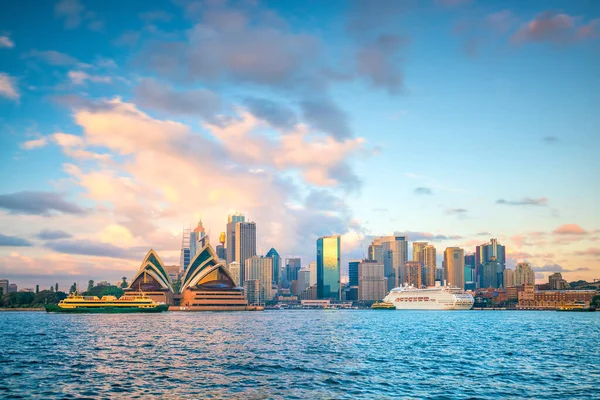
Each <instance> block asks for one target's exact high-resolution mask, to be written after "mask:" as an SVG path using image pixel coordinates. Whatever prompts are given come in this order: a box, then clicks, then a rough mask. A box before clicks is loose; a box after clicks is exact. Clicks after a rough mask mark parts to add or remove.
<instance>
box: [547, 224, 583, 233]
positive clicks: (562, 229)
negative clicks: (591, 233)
mask: <svg viewBox="0 0 600 400" xmlns="http://www.w3.org/2000/svg"><path fill="white" fill-rule="evenodd" d="M553 233H554V234H557V235H587V234H588V232H587V231H586V230H584V229H583V228H582V227H580V226H579V225H577V224H565V225H561V226H559V227H558V228H556V229H555V230H554V232H553Z"/></svg>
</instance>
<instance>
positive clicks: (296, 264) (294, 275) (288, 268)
mask: <svg viewBox="0 0 600 400" xmlns="http://www.w3.org/2000/svg"><path fill="white" fill-rule="evenodd" d="M300 268H302V261H301V260H300V259H299V258H298V257H295V258H286V259H285V268H284V270H283V272H284V276H283V277H282V281H283V286H284V287H285V288H291V287H292V284H293V282H294V281H298V271H300Z"/></svg>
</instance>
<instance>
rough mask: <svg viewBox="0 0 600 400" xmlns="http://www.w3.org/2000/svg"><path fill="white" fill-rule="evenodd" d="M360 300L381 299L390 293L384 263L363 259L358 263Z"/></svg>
mask: <svg viewBox="0 0 600 400" xmlns="http://www.w3.org/2000/svg"><path fill="white" fill-rule="evenodd" d="M357 272H358V300H359V301H372V300H381V299H383V298H384V297H385V295H386V294H387V293H388V290H387V279H386V277H385V274H384V265H383V263H381V262H379V261H371V260H363V261H361V262H359V264H358V271H357Z"/></svg>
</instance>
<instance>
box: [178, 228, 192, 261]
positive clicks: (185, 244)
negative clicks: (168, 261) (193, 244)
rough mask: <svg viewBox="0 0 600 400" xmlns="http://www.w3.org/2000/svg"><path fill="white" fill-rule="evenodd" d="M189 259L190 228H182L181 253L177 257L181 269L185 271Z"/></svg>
mask: <svg viewBox="0 0 600 400" xmlns="http://www.w3.org/2000/svg"><path fill="white" fill-rule="evenodd" d="M190 261H191V252H190V230H189V229H184V230H183V234H182V235H181V255H180V257H179V265H180V267H181V270H182V271H185V270H186V269H187V267H188V265H189V264H190Z"/></svg>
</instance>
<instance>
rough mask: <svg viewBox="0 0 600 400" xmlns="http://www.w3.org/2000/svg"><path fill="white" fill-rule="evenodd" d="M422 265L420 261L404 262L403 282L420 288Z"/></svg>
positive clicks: (421, 283)
mask: <svg viewBox="0 0 600 400" xmlns="http://www.w3.org/2000/svg"><path fill="white" fill-rule="evenodd" d="M422 270H423V268H422V265H421V262H420V261H407V262H405V263H404V271H405V276H406V279H405V281H406V282H405V283H406V284H408V285H409V286H414V287H416V288H420V287H421V286H422V285H423V278H422V275H421V274H422Z"/></svg>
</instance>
